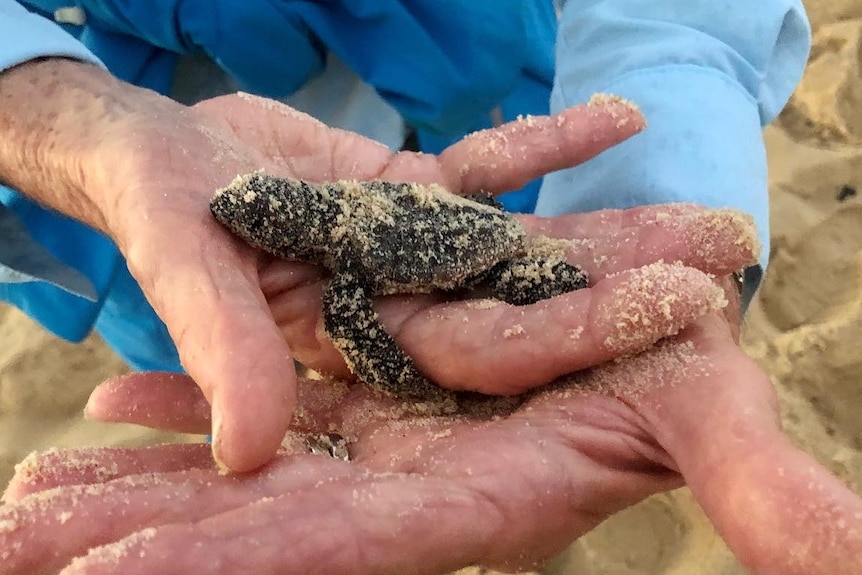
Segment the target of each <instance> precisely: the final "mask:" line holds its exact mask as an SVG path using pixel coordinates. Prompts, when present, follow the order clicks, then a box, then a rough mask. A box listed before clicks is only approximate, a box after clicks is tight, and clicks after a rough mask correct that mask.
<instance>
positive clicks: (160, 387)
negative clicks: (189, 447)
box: [86, 373, 351, 433]
mask: <svg viewBox="0 0 862 575" xmlns="http://www.w3.org/2000/svg"><path fill="white" fill-rule="evenodd" d="M297 383H298V386H297V408H296V409H295V410H294V414H293V420H292V421H291V425H290V428H291V429H292V430H294V431H300V432H316V433H322V432H327V431H329V430H331V429H332V428H333V427H334V426H336V427H337V426H338V425H339V421H340V419H339V414H338V409H339V408H340V407H341V406H342V405H343V403H344V402H345V401H347V395H348V394H349V393H350V391H351V390H350V388H349V387H348V386H347V385H346V384H345V383H344V382H340V381H333V380H325V381H319V380H309V379H306V378H300V379H299V380H298V381H297ZM86 413H87V415H88V417H90V418H92V419H96V420H98V421H103V422H111V423H134V424H136V425H143V426H145V427H151V428H154V429H161V430H169V431H178V432H181V433H206V432H207V431H208V430H209V421H210V419H209V411H208V409H207V403H206V399H205V398H204V397H203V394H202V392H201V391H200V389H199V388H198V387H197V386H196V385H195V383H194V381H192V380H191V378H189V377H185V376H180V375H177V374H169V373H132V374H125V375H121V376H118V377H115V378H112V379H109V380H108V381H106V382H105V383H103V384H101V385H99V386H98V387H97V388H96V389H95V390H94V391H93V393H92V394H91V395H90V400H89V401H88V402H87V407H86Z"/></svg>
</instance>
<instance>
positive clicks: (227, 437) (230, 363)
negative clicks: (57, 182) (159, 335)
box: [125, 205, 295, 471]
mask: <svg viewBox="0 0 862 575" xmlns="http://www.w3.org/2000/svg"><path fill="white" fill-rule="evenodd" d="M201 209H202V210H203V211H205V210H206V206H205V205H204V207H203V208H201ZM154 217H155V216H154ZM159 217H160V226H159V229H162V228H164V229H170V230H173V233H171V234H170V235H167V234H156V235H153V234H152V233H151V232H150V231H149V230H151V229H153V228H152V227H149V228H141V229H140V230H139V232H140V233H138V234H134V233H132V234H130V236H129V237H130V238H131V240H130V242H129V244H128V246H127V249H126V250H125V253H126V254H127V258H128V261H129V264H130V270H131V271H132V273H133V275H134V276H135V278H136V279H137V280H138V282H139V283H140V285H141V287H142V289H143V290H144V292H145V293H146V294H147V295H148V298H149V299H150V301H151V303H152V304H153V307H154V308H155V310H156V311H157V312H158V314H159V316H160V317H161V318H162V319H163V320H164V322H165V324H166V325H167V327H168V330H169V332H170V334H171V337H172V338H173V340H174V342H175V343H176V345H177V349H178V350H179V353H180V358H181V360H182V364H183V367H184V368H185V369H186V371H187V372H188V373H189V375H190V376H191V377H192V378H193V379H194V380H195V381H196V382H197V383H198V385H200V386H201V389H202V390H203V392H204V394H205V395H206V397H207V398H208V400H209V401H210V404H211V406H212V418H213V452H214V454H215V456H216V458H217V459H218V461H220V462H221V463H222V464H223V465H225V466H227V467H228V468H230V469H234V470H238V471H243V470H249V469H254V468H256V467H259V466H260V465H262V464H263V463H264V462H266V461H268V460H269V459H270V458H271V457H272V456H273V455H274V454H275V452H276V450H277V449H278V446H279V444H280V442H281V438H282V437H283V436H284V432H285V430H286V429H287V425H288V422H289V421H290V417H291V412H292V410H293V407H294V401H295V372H294V367H293V359H292V357H291V355H290V352H289V350H288V349H287V346H286V345H285V342H284V341H283V339H282V338H281V333H280V332H279V330H278V328H277V326H276V325H275V323H274V322H273V319H272V316H271V315H270V313H269V309H268V307H267V305H266V301H265V299H264V298H263V295H262V294H261V293H260V289H259V287H258V286H257V285H256V282H257V277H256V274H257V271H256V269H254V268H253V265H254V262H255V261H256V259H255V256H254V255H253V253H252V251H251V249H250V248H248V247H245V246H241V245H240V244H239V242H238V241H237V240H235V239H233V238H231V237H229V236H228V233H227V231H225V230H223V229H221V228H220V227H219V226H218V224H217V223H216V222H215V221H214V220H213V219H212V218H211V217H210V216H209V214H208V213H202V214H201V218H202V221H203V222H205V223H204V224H203V225H202V226H200V227H194V226H192V227H189V226H188V221H187V218H189V217H190V216H189V214H185V215H182V214H160V215H159ZM130 229H134V228H130Z"/></svg>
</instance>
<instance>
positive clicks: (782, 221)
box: [0, 0, 862, 575]
mask: <svg viewBox="0 0 862 575" xmlns="http://www.w3.org/2000/svg"><path fill="white" fill-rule="evenodd" d="M806 4H807V6H808V9H809V12H810V16H811V20H812V23H813V25H814V26H815V47H814V52H813V54H812V59H811V62H810V64H809V67H808V70H807V71H806V76H805V79H804V81H803V82H802V85H801V86H800V88H799V89H798V90H797V92H796V94H795V95H794V97H793V100H792V102H791V104H790V106H789V107H788V109H787V110H786V111H785V112H784V113H783V114H782V116H781V117H780V118H779V119H778V120H777V121H776V122H775V123H774V125H773V126H770V127H769V128H768V129H767V130H766V141H767V148H768V151H769V162H770V171H771V173H770V186H771V194H772V195H771V199H772V216H773V221H772V253H771V259H772V263H771V267H770V270H769V274H768V276H767V279H766V281H765V283H764V285H763V288H762V290H761V292H760V293H759V295H758V298H757V300H756V301H755V302H754V304H753V305H752V308H751V310H750V313H749V316H748V319H747V325H746V329H745V333H744V345H745V347H746V349H747V351H748V352H749V353H750V354H751V355H752V356H753V357H754V358H755V359H756V360H757V361H758V362H759V363H760V364H761V365H762V366H763V367H764V368H765V369H766V370H767V371H768V372H769V373H770V374H771V375H772V376H773V378H774V381H775V384H776V386H777V388H778V391H779V395H780V399H781V407H782V415H783V420H784V424H785V428H786V430H787V433H788V434H789V435H790V436H791V438H792V439H793V441H795V442H796V443H797V444H798V445H800V446H802V447H803V448H804V449H806V450H807V451H809V452H810V453H812V454H814V455H815V456H816V457H817V458H818V459H819V460H820V461H821V462H822V463H823V464H825V465H826V466H828V467H829V468H830V469H832V470H833V471H834V472H835V473H836V474H838V475H839V476H840V477H841V478H842V479H844V480H845V481H846V482H848V483H849V484H850V485H851V486H852V487H853V488H854V489H856V490H857V491H859V492H862V485H859V484H858V483H857V482H858V481H860V478H862V418H860V417H859V414H860V413H862V381H860V380H862V353H860V352H859V342H860V341H862V321H860V319H862V285H860V284H862V71H860V66H862V60H860V53H862V2H859V1H858V0H809V1H808V2H806ZM122 370H123V367H122V365H121V363H120V362H119V361H118V360H117V359H116V358H115V357H114V356H113V355H112V354H111V352H110V351H109V350H107V349H106V348H105V347H104V345H103V344H102V343H101V342H100V341H98V340H97V339H96V338H91V339H89V340H87V341H86V342H85V343H83V344H81V345H77V346H76V345H72V344H68V343H65V342H62V341H59V340H57V339H56V338H53V337H51V336H50V335H49V334H47V333H45V332H44V331H42V330H40V329H39V328H38V327H37V326H35V325H34V324H33V323H32V322H31V321H30V320H28V319H27V318H26V317H24V316H23V315H21V314H20V313H18V312H17V311H15V310H10V309H3V308H0V438H2V439H0V482H3V483H5V481H6V480H7V479H8V478H9V477H10V476H11V473H12V466H13V465H14V463H15V462H17V461H20V460H21V459H22V458H23V457H24V456H25V455H26V454H27V453H29V452H30V451H32V450H34V449H43V448H47V447H49V446H78V445H101V444H104V443H105V442H109V443H112V444H115V445H138V444H142V443H147V442H152V441H161V440H163V439H165V438H166V437H167V436H166V435H157V434H152V433H149V432H146V431H144V430H142V429H139V428H135V427H132V426H105V425H101V424H96V423H93V422H87V421H84V420H83V418H82V417H81V409H82V407H83V404H84V402H85V400H86V397H87V395H88V393H89V390H90V389H91V388H92V387H93V386H94V385H95V384H96V383H98V382H99V381H100V380H101V379H103V378H104V377H105V376H107V375H109V374H111V373H117V372H120V371H122ZM467 572H468V571H466V570H465V571H464V573H467ZM480 572H481V573H484V572H485V571H479V570H470V571H469V573H470V575H477V574H478V573H480ZM542 573H544V574H546V575H563V574H566V575H568V574H578V575H600V574H613V575H635V574H637V575H690V574H692V573H696V574H698V575H743V574H745V573H747V571H746V570H745V569H744V568H742V567H741V566H740V565H739V564H738V562H737V561H736V560H735V559H734V558H733V556H732V554H731V553H730V552H729V551H728V550H727V548H726V547H725V545H724V543H723V542H722V541H721V539H720V538H719V537H718V536H717V535H716V534H715V531H714V530H713V529H712V527H711V526H710V524H709V523H708V522H707V521H706V519H705V518H704V516H703V513H702V512H701V511H700V509H699V508H698V506H697V505H696V504H695V503H694V502H693V500H692V497H691V495H690V493H689V492H688V491H687V490H686V489H680V490H677V491H675V492H673V493H670V494H666V495H661V496H657V497H653V498H651V499H649V500H647V501H645V502H643V503H642V504H640V505H637V506H635V507H633V508H631V509H629V510H627V511H625V512H623V513H620V514H618V515H616V516H614V517H613V518H611V519H610V520H608V521H606V522H605V523H603V524H602V525H601V526H599V528H597V529H596V530H594V531H593V532H592V533H590V534H589V535H587V536H585V537H583V538H582V539H580V540H579V541H577V542H576V543H574V544H573V545H572V546H571V547H570V548H569V550H568V551H567V552H566V553H564V554H563V555H562V556H560V557H559V558H557V559H556V560H555V561H553V562H552V563H551V564H549V565H548V566H547V567H546V568H545V569H544V570H543V571H542Z"/></svg>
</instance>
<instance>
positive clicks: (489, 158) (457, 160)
mask: <svg viewBox="0 0 862 575" xmlns="http://www.w3.org/2000/svg"><path fill="white" fill-rule="evenodd" d="M645 126H646V123H645V121H644V118H643V116H642V115H641V113H640V111H639V110H638V109H637V107H636V106H634V105H633V104H632V103H630V102H627V101H625V100H623V99H621V98H615V97H610V96H604V97H594V98H593V99H592V100H591V101H590V102H589V103H587V104H583V105H581V106H575V107H573V108H569V109H567V110H564V111H562V112H560V113H559V114H555V115H553V116H529V117H526V118H522V119H519V120H516V121H514V122H509V123H508V124H504V125H502V126H500V127H499V128H493V129H489V130H483V131H481V132H476V133H474V134H471V135H469V136H467V137H466V138H464V139H463V140H461V141H460V142H457V143H455V144H453V145H452V146H450V147H449V148H447V149H446V150H444V151H443V152H442V153H441V154H440V165H441V168H442V170H443V173H444V174H446V180H445V183H446V184H447V185H449V186H450V189H451V190H452V191H458V190H460V191H461V192H462V193H475V192H478V191H482V190H484V191H489V192H495V193H502V192H506V191H509V190H513V189H517V188H520V187H521V186H523V185H524V184H526V183H527V182H529V181H530V180H533V179H535V178H538V177H541V176H544V175H545V174H547V173H549V172H552V171H555V170H561V169H564V168H569V167H572V166H575V165H577V164H580V163H583V162H585V161H586V160H588V159H590V158H592V157H593V156H596V155H598V154H599V153H601V152H603V151H604V150H606V149H607V148H610V147H611V146H614V145H615V144H618V143H619V142H622V141H623V140H626V139H627V138H630V137H631V136H633V135H635V134H637V133H639V132H640V131H642V130H643V129H644V127H645Z"/></svg>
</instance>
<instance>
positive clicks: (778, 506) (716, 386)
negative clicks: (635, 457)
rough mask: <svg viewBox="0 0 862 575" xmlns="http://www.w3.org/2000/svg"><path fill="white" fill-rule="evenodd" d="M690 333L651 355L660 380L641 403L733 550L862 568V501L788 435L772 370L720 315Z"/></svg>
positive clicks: (831, 567)
mask: <svg viewBox="0 0 862 575" xmlns="http://www.w3.org/2000/svg"><path fill="white" fill-rule="evenodd" d="M716 326H719V327H716ZM685 336H686V337H685V338H684V339H683V340H681V342H680V343H678V344H677V345H676V346H675V349H674V351H673V354H674V356H675V359H673V360H671V361H669V360H668V358H667V357H665V359H664V360H660V359H659V360H657V359H653V360H651V361H650V362H649V363H650V364H652V365H653V367H652V372H653V375H655V376H657V377H656V379H658V380H660V381H661V382H662V385H659V386H657V387H655V388H654V389H650V390H649V391H648V392H647V393H646V394H645V395H644V396H643V397H642V398H641V399H640V400H638V402H637V408H638V409H639V410H640V411H641V412H642V413H643V414H644V416H645V417H646V418H647V419H648V420H649V422H650V423H651V424H652V425H653V426H654V427H655V429H656V433H657V437H658V439H659V441H660V442H661V443H662V444H663V445H664V447H665V448H666V449H667V450H668V452H670V454H671V455H672V456H673V457H674V459H675V460H676V461H677V462H678V464H679V467H680V469H681V471H682V473H683V475H684V476H685V478H686V482H687V483H688V484H689V486H690V487H691V489H692V492H693V493H694V495H695V497H696V498H697V500H698V502H699V503H700V504H701V505H702V506H703V508H704V510H705V511H706V513H707V515H708V516H709V517H710V519H711V520H712V521H713V523H714V524H715V526H716V528H717V529H718V531H719V533H720V534H721V535H722V537H723V538H724V539H725V541H727V543H728V545H729V546H730V548H731V549H732V550H733V551H734V553H735V554H736V555H737V557H739V559H740V560H741V561H742V562H743V563H744V564H745V565H746V566H748V567H749V568H750V569H751V570H752V571H753V572H754V573H758V574H762V575H772V574H775V575H778V574H782V575H802V574H809V575H810V574H821V573H822V574H832V573H854V572H857V571H859V569H860V567H862V560H860V558H862V499H860V497H859V496H858V495H856V494H854V493H853V492H852V491H850V490H849V489H848V488H847V487H846V486H845V485H844V484H843V483H841V482H840V481H839V480H838V479H837V478H835V477H834V476H833V475H831V474H830V473H829V472H828V471H827V470H826V469H825V468H823V467H822V466H821V465H819V464H818V463H817V462H816V461H815V460H814V459H813V458H812V457H811V456H809V455H808V454H806V453H803V452H802V451H800V450H799V449H797V448H796V447H794V446H793V445H792V444H791V443H790V442H789V441H788V440H787V438H786V437H785V436H784V435H783V434H782V433H781V431H780V429H779V426H778V420H777V406H776V399H775V396H774V392H773V390H772V387H771V383H770V381H769V379H768V377H767V376H766V375H765V374H764V373H763V372H762V371H760V370H759V369H758V368H757V366H756V365H755V364H754V363H753V362H752V361H751V360H750V359H748V358H747V357H746V356H745V355H744V354H743V353H742V351H741V350H740V349H739V348H738V347H737V346H735V345H734V343H733V340H732V338H731V336H730V334H729V332H728V331H727V328H726V327H722V326H721V325H720V320H718V319H717V318H716V317H710V318H708V319H706V320H704V321H703V322H700V323H699V324H698V325H697V326H694V327H693V328H692V329H691V330H689V331H688V332H687V333H686V334H685ZM698 358H700V359H698ZM656 365H659V366H660V367H659V370H660V373H656V371H655V370H656V367H655V366H656ZM641 367H642V368H644V366H641Z"/></svg>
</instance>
